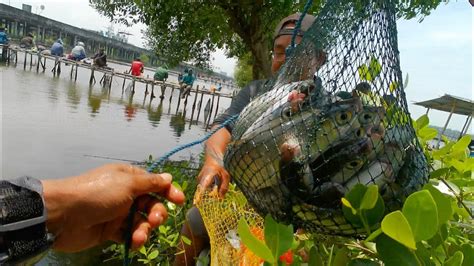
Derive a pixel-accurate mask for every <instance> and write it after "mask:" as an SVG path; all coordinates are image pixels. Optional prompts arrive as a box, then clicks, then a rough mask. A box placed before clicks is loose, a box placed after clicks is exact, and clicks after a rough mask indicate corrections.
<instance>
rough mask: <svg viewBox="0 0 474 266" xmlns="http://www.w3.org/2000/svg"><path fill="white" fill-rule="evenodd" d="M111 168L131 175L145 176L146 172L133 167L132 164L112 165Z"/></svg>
mask: <svg viewBox="0 0 474 266" xmlns="http://www.w3.org/2000/svg"><path fill="white" fill-rule="evenodd" d="M111 167H114V168H116V169H117V170H118V171H122V172H125V173H129V174H145V173H146V171H145V169H143V168H140V167H136V166H133V165H131V164H124V163H120V164H111Z"/></svg>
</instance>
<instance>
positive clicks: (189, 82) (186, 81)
mask: <svg viewBox="0 0 474 266" xmlns="http://www.w3.org/2000/svg"><path fill="white" fill-rule="evenodd" d="M195 80H196V77H195V76H194V75H193V70H192V69H189V70H188V73H187V74H185V75H184V77H183V82H182V84H181V91H182V93H181V98H182V99H184V98H186V95H188V94H190V93H191V88H192V87H193V84H194V81H195Z"/></svg>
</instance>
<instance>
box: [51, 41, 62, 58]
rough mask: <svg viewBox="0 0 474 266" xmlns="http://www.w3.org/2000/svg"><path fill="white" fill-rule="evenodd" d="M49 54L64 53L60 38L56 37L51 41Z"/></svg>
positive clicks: (59, 54) (57, 54)
mask: <svg viewBox="0 0 474 266" xmlns="http://www.w3.org/2000/svg"><path fill="white" fill-rule="evenodd" d="M51 55H55V56H63V55H64V47H63V41H62V40H61V39H58V40H57V41H55V42H54V43H53V45H52V46H51Z"/></svg>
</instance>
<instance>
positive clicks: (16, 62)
mask: <svg viewBox="0 0 474 266" xmlns="http://www.w3.org/2000/svg"><path fill="white" fill-rule="evenodd" d="M16 64H18V51H15V65H16Z"/></svg>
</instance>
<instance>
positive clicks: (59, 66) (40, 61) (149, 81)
mask: <svg viewBox="0 0 474 266" xmlns="http://www.w3.org/2000/svg"><path fill="white" fill-rule="evenodd" d="M0 49H3V45H1V44H0ZM19 53H23V54H24V58H23V69H26V67H27V66H28V65H29V67H30V69H31V68H33V65H34V64H33V61H34V60H33V59H34V58H37V61H36V64H35V65H36V71H37V72H40V71H41V72H45V71H46V69H47V64H48V63H49V62H52V63H53V67H52V69H51V72H52V73H53V76H59V75H60V74H61V72H62V71H63V70H64V67H65V66H69V67H70V70H69V77H70V79H71V80H74V82H76V81H77V72H78V69H79V68H83V69H86V70H89V71H90V76H89V85H93V84H95V83H97V79H96V75H98V76H99V77H100V76H101V78H100V80H99V84H101V85H102V86H103V87H107V88H109V90H111V89H112V82H113V81H114V80H115V81H117V80H119V83H120V81H122V80H123V81H122V86H121V88H122V93H123V92H124V90H125V89H126V87H125V83H127V81H129V82H130V84H129V85H128V86H127V88H129V89H131V91H132V93H135V88H136V84H137V83H142V84H145V96H146V95H148V94H149V93H151V98H155V97H156V96H155V91H154V89H155V86H157V88H159V89H160V91H159V92H158V93H160V95H159V98H160V99H164V98H165V92H166V90H167V89H168V88H170V89H171V94H170V98H169V101H170V103H171V100H172V98H173V92H174V90H175V89H177V90H179V97H178V99H177V100H178V103H177V107H176V108H177V109H178V108H179V107H180V104H181V101H182V100H183V101H184V106H185V107H186V105H187V102H188V97H190V95H191V94H194V95H195V96H194V100H193V105H192V111H193V114H194V110H195V108H196V107H197V109H198V110H197V111H198V114H197V115H198V118H199V115H200V113H201V107H202V105H203V102H202V101H203V98H204V95H208V96H209V97H212V98H209V99H208V102H207V104H206V107H207V108H205V109H206V110H204V113H205V117H204V120H205V121H204V122H205V123H206V124H209V123H210V122H212V121H211V117H215V116H216V115H217V112H218V109H219V104H220V98H221V97H224V98H230V99H232V97H233V95H232V94H226V93H221V92H217V91H216V92H211V91H209V90H208V89H205V87H204V86H202V87H201V88H199V85H196V86H193V88H192V89H191V91H190V93H188V94H187V95H186V96H185V98H184V99H182V98H181V95H182V90H181V89H180V86H179V84H178V83H175V82H169V81H165V82H163V81H156V80H154V79H153V78H149V77H143V76H141V77H137V76H133V75H131V74H128V73H124V72H117V71H115V70H114V69H113V68H110V67H95V66H92V65H91V64H88V63H84V62H80V61H74V60H70V59H67V58H64V57H58V56H51V55H44V54H41V53H40V52H36V51H31V50H26V49H22V48H19V47H14V46H7V55H6V57H5V59H6V61H7V63H8V64H15V65H17V64H18V58H19V56H18V54H19ZM28 61H29V62H28ZM149 90H150V91H151V92H149ZM216 97H217V99H215V98H216ZM197 98H200V101H199V102H198V103H197V104H196V102H197ZM213 110H215V113H214V115H212V111H213Z"/></svg>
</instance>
